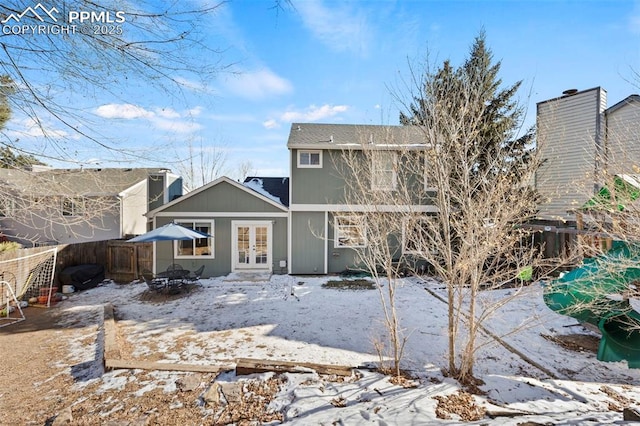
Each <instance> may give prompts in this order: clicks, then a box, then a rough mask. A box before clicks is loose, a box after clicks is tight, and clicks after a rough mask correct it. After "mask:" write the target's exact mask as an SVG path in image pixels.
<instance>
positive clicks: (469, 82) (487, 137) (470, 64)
mask: <svg viewBox="0 0 640 426" xmlns="http://www.w3.org/2000/svg"><path fill="white" fill-rule="evenodd" d="M500 66H501V63H500V62H499V61H498V62H495V63H494V62H493V53H492V52H491V50H490V49H489V48H488V47H487V44H486V35H485V33H484V32H480V34H479V35H478V36H477V37H476V38H475V40H474V43H473V45H472V46H471V49H470V52H469V56H468V58H467V59H466V60H465V62H464V63H463V64H462V65H461V66H460V67H458V68H454V67H453V66H452V65H451V63H450V61H448V60H447V61H444V63H443V65H442V66H441V67H440V68H438V69H437V70H436V71H435V73H433V74H429V73H426V74H425V75H424V82H425V83H424V91H423V93H421V94H420V95H419V96H416V97H414V99H413V102H412V103H411V104H410V105H409V106H408V114H404V113H400V123H401V124H403V125H422V126H427V127H428V126H430V125H432V124H433V123H436V122H441V120H439V119H438V117H430V116H429V112H428V111H427V110H426V109H425V108H424V105H425V101H426V97H436V99H437V102H438V104H439V105H440V106H441V109H442V113H443V114H447V115H448V117H456V116H466V117H469V116H476V115H475V114H468V110H469V108H471V109H477V111H478V112H479V114H478V115H477V116H478V117H480V122H476V123H466V124H468V125H469V126H470V127H473V128H474V129H477V131H476V132H475V133H474V141H473V142H474V143H475V144H479V145H480V146H481V147H482V152H484V158H479V159H476V163H475V164H474V165H473V167H474V168H475V170H476V171H477V172H478V175H482V172H484V171H487V168H488V167H489V164H491V167H492V168H493V169H494V170H493V171H494V172H503V173H505V172H506V173H516V174H518V175H520V174H522V172H523V168H526V167H527V164H528V162H529V159H530V156H531V146H530V144H531V143H532V141H533V139H534V136H535V132H534V128H530V129H528V130H527V131H525V132H524V133H523V134H519V133H520V130H521V125H522V120H523V118H524V110H523V108H522V107H521V106H520V105H519V104H518V102H517V100H516V99H514V98H515V95H516V92H517V91H518V89H519V88H520V86H521V84H522V81H518V82H516V83H515V84H513V85H511V86H508V87H506V88H503V87H502V80H501V79H500V78H499V76H498V74H499V72H500ZM461 90H464V91H466V92H469V91H472V92H473V93H474V94H475V96H474V97H473V101H474V102H473V103H474V104H473V105H469V99H468V98H467V99H465V100H464V102H465V104H464V105H461V104H460V102H462V100H461V99H460V98H459V96H458V94H459V93H461ZM463 124H465V123H463ZM496 156H501V157H502V161H501V162H499V163H498V164H496V162H495V161H493V160H494V159H495V157H496Z"/></svg>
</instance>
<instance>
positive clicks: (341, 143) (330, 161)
mask: <svg viewBox="0 0 640 426" xmlns="http://www.w3.org/2000/svg"><path fill="white" fill-rule="evenodd" d="M408 146H412V147H420V146H424V134H423V133H422V132H421V131H420V130H418V129H416V128H412V127H410V126H378V125H348V124H347V125H345V124H309V123H293V125H292V126H291V132H290V134H289V140H288V143H287V147H288V148H289V153H290V155H289V161H290V164H289V166H290V170H291V174H290V176H291V194H290V197H291V202H290V205H289V211H290V216H289V218H290V219H289V220H290V224H289V226H290V231H289V256H288V258H289V262H290V268H289V273H292V274H327V273H339V272H343V271H345V270H347V269H349V268H356V267H358V266H360V265H359V261H358V259H357V252H356V250H353V249H354V248H361V247H366V245H367V231H366V224H365V223H362V221H360V220H358V212H363V211H365V210H368V209H372V206H371V205H368V204H364V203H363V204H360V205H354V204H353V203H350V202H348V201H347V200H346V199H345V194H346V193H345V187H346V186H347V187H348V182H347V181H346V179H348V174H349V172H350V171H349V170H346V169H348V168H345V167H344V156H343V155H342V153H343V151H344V150H348V151H350V152H351V153H353V154H356V155H360V156H361V158H362V159H363V161H364V160H365V158H370V157H365V155H364V154H363V153H362V150H363V149H365V147H366V149H375V150H377V153H378V154H377V155H376V156H375V157H376V158H377V159H379V161H377V162H375V164H371V168H370V169H369V170H370V171H371V175H372V180H371V191H394V189H395V188H396V185H397V184H398V176H397V172H396V171H397V170H398V167H401V165H400V164H398V162H399V161H400V158H399V155H398V152H399V151H400V150H406V149H407V147H408ZM356 158H358V157H356ZM366 161H369V160H366ZM418 179H424V176H420V177H418ZM428 186H429V185H428V184H427V182H424V185H420V186H419V188H420V191H419V193H418V194H416V202H415V204H414V205H411V207H410V208H411V209H412V211H415V212H420V213H429V212H433V211H435V207H434V206H433V205H431V204H430V203H429V202H428V200H427V195H428V194H429V188H428ZM405 207H406V206H397V205H385V206H377V208H376V210H377V211H385V212H390V213H391V212H393V211H394V210H403V209H404V208H405ZM404 234H405V232H403V235H404ZM397 238H398V242H399V245H401V246H402V247H399V250H398V253H399V255H400V254H404V252H406V251H408V248H407V247H405V243H404V241H403V238H402V236H397Z"/></svg>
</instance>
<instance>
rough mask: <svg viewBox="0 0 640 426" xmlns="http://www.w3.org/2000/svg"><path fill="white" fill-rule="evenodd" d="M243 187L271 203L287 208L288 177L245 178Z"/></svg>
mask: <svg viewBox="0 0 640 426" xmlns="http://www.w3.org/2000/svg"><path fill="white" fill-rule="evenodd" d="M244 186H246V187H247V188H250V189H252V190H254V191H256V192H257V193H258V194H262V195H264V196H265V197H269V198H271V199H272V200H273V201H275V202H277V203H280V204H282V205H283V206H285V207H289V178H288V177H259V176H247V178H246V179H245V180H244Z"/></svg>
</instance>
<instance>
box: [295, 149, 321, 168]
mask: <svg viewBox="0 0 640 426" xmlns="http://www.w3.org/2000/svg"><path fill="white" fill-rule="evenodd" d="M302 153H307V154H318V156H319V157H320V159H319V164H301V163H300V154H302ZM297 157H298V161H297V163H298V168H299V169H321V168H322V150H321V149H299V150H298V153H297Z"/></svg>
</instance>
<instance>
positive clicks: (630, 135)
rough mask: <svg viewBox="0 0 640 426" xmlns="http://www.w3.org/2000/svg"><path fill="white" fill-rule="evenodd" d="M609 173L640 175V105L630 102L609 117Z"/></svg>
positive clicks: (607, 138)
mask: <svg viewBox="0 0 640 426" xmlns="http://www.w3.org/2000/svg"><path fill="white" fill-rule="evenodd" d="M606 146H607V165H606V167H607V172H608V173H609V175H611V176H612V175H615V174H622V173H624V174H638V173H640V103H639V102H635V101H634V102H630V103H627V104H625V105H623V106H621V107H620V108H617V109H615V110H613V111H612V112H611V113H610V114H608V115H607V136H606Z"/></svg>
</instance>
